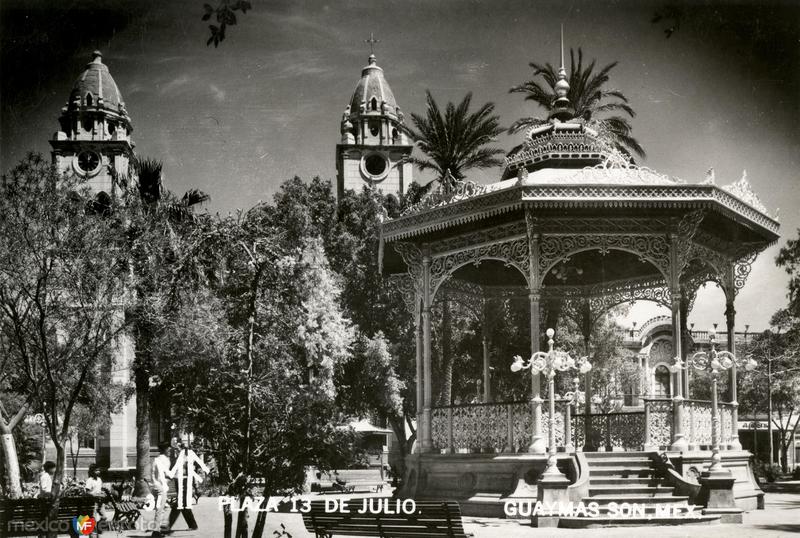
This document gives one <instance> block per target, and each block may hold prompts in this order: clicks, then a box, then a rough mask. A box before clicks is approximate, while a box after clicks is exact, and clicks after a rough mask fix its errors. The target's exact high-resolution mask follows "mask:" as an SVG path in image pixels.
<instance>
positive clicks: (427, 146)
mask: <svg viewBox="0 0 800 538" xmlns="http://www.w3.org/2000/svg"><path fill="white" fill-rule="evenodd" d="M425 93H426V102H427V110H426V113H425V115H424V116H421V115H418V114H411V119H412V120H413V122H414V126H415V127H416V129H412V128H409V127H404V130H405V132H406V133H407V134H408V136H409V137H410V138H411V139H412V140H413V141H414V142H415V143H416V145H417V147H418V148H419V149H420V151H422V153H424V154H425V155H426V157H425V158H417V157H412V158H411V159H410V162H412V163H413V164H415V165H417V167H418V168H419V169H420V170H433V171H435V172H436V174H437V176H438V178H437V179H438V180H439V181H440V182H442V184H443V186H444V188H445V189H448V188H451V187H452V186H453V185H451V184H450V183H452V182H454V181H462V180H463V179H464V177H465V175H464V172H465V171H467V170H469V169H471V168H490V167H492V166H499V165H501V164H502V163H503V161H502V159H500V157H499V155H502V154H503V150H502V149H500V148H491V147H485V146H486V145H487V144H489V143H490V142H493V141H494V140H495V139H496V138H497V136H498V135H499V134H501V133H502V132H504V131H505V129H503V128H502V127H500V117H499V116H495V115H492V113H493V112H494V104H493V103H486V104H485V105H483V106H481V107H480V108H479V109H478V110H477V111H476V112H470V111H469V106H470V103H471V101H472V93H468V94H467V95H466V96H465V97H464V99H463V100H462V101H461V103H459V104H458V106H456V105H455V104H453V103H447V106H446V107H445V110H444V114H442V111H441V109H440V108H439V105H438V104H437V103H436V100H435V99H434V98H433V95H431V92H430V91H426V92H425ZM448 172H449V175H450V176H452V178H453V179H452V180H449V179H446V177H447V176H448Z"/></svg>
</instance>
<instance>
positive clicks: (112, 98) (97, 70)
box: [67, 51, 128, 118]
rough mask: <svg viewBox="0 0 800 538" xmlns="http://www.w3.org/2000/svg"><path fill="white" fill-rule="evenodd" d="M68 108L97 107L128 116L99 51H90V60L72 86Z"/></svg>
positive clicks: (120, 95) (115, 84)
mask: <svg viewBox="0 0 800 538" xmlns="http://www.w3.org/2000/svg"><path fill="white" fill-rule="evenodd" d="M67 107H68V108H69V109H74V108H84V107H88V108H94V107H96V108H99V109H105V110H107V111H110V112H114V113H116V114H119V115H120V116H123V117H125V118H127V117H128V113H127V111H126V110H125V102H124V101H123V100H122V94H121V93H120V91H119V88H118V87H117V83H116V82H114V78H113V77H112V76H111V73H109V71H108V66H106V65H105V64H104V63H103V55H102V54H101V53H100V52H99V51H94V52H93V53H92V60H91V61H90V62H89V63H88V64H86V68H85V69H84V70H83V73H81V75H80V76H79V77H78V80H76V81H75V84H74V85H73V86H72V92H71V93H70V96H69V102H68V103H67Z"/></svg>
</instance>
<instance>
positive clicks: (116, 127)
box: [50, 51, 134, 196]
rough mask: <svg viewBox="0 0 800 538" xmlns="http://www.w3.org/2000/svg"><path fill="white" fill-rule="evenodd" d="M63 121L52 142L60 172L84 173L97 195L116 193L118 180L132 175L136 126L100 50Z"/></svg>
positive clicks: (64, 111) (82, 77) (65, 109)
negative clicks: (134, 128)
mask: <svg viewBox="0 0 800 538" xmlns="http://www.w3.org/2000/svg"><path fill="white" fill-rule="evenodd" d="M58 122H59V124H60V127H61V128H60V130H59V131H58V132H57V133H56V134H55V135H54V136H53V139H52V140H50V145H51V146H52V147H53V151H52V156H53V164H55V165H56V168H57V169H58V170H59V172H61V173H65V174H77V175H80V176H83V177H85V178H86V179H87V183H88V185H89V186H90V187H91V188H92V190H93V191H94V192H95V193H96V194H98V195H99V194H100V193H105V194H106V195H108V196H114V195H115V194H116V190H117V189H118V188H119V186H118V185H117V181H116V178H117V177H119V176H127V175H129V174H128V166H129V163H130V160H131V158H132V156H133V147H134V144H133V142H131V138H130V136H131V132H132V131H133V126H132V125H131V120H130V117H129V116H128V112H127V110H125V103H124V101H123V100H122V94H121V93H120V91H119V88H117V84H116V82H114V79H113V78H112V77H111V73H109V71H108V67H107V66H106V65H105V64H104V63H103V56H102V55H101V54H100V52H98V51H95V52H94V53H93V54H92V59H91V61H90V62H89V63H88V64H86V67H85V68H84V70H83V72H82V73H81V75H80V76H79V77H78V80H76V81H75V84H74V85H73V87H72V92H71V93H70V95H69V100H68V101H67V104H66V105H64V107H63V108H62V109H61V116H60V117H59V119H58Z"/></svg>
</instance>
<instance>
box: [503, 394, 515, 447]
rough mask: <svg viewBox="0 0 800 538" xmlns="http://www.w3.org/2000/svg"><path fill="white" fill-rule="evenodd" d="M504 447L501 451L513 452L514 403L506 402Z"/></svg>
mask: <svg viewBox="0 0 800 538" xmlns="http://www.w3.org/2000/svg"><path fill="white" fill-rule="evenodd" d="M506 414H507V418H506V428H507V429H508V431H507V432H506V447H505V449H503V452H514V404H506Z"/></svg>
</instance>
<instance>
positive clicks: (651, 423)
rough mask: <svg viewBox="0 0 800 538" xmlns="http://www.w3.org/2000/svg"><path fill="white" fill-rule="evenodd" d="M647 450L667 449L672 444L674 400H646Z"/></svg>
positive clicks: (645, 443)
mask: <svg viewBox="0 0 800 538" xmlns="http://www.w3.org/2000/svg"><path fill="white" fill-rule="evenodd" d="M644 415H645V416H644V421H645V428H644V431H645V435H644V446H645V449H650V448H658V449H665V448H667V447H669V445H670V444H671V443H672V400H666V399H663V400H661V399H645V401H644Z"/></svg>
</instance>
